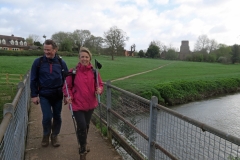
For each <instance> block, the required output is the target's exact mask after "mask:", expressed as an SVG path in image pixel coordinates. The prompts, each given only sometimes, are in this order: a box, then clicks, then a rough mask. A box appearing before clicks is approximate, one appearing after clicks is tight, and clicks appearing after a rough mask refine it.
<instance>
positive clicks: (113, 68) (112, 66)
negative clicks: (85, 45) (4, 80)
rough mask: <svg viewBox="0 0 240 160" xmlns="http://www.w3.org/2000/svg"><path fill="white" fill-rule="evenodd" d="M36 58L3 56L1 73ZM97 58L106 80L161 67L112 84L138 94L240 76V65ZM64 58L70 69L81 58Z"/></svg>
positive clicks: (20, 70)
mask: <svg viewBox="0 0 240 160" xmlns="http://www.w3.org/2000/svg"><path fill="white" fill-rule="evenodd" d="M36 58H37V57H34V56H26V57H20V56H18V57H14V56H0V73H9V74H23V75H24V74H25V73H27V71H29V70H30V69H31V65H32V63H33V61H34V59H36ZM95 58H96V59H97V60H98V61H99V62H100V63H101V64H102V66H103V67H102V69H101V70H100V73H101V77H102V79H103V81H105V82H106V81H108V80H116V79H118V78H122V77H125V76H129V75H132V74H136V73H139V72H144V71H148V70H152V69H156V68H158V67H161V68H159V69H156V70H153V71H151V72H147V73H145V74H141V75H137V76H133V77H130V78H126V79H124V80H119V81H114V82H112V84H113V85H116V86H118V87H120V88H123V89H125V90H128V91H130V92H133V93H136V94H139V93H142V92H144V91H145V90H151V89H152V88H154V87H155V86H159V85H162V84H166V83H169V82H179V81H189V82H192V81H196V82H197V81H201V80H202V81H206V80H209V81H215V80H219V79H226V78H239V79H240V65H239V64H234V65H233V64H229V65H225V64H219V63H204V62H184V61H167V60H158V59H146V58H134V57H115V60H111V57H109V56H95V57H93V60H92V63H93V64H94V59H95ZM63 60H64V61H65V62H66V63H67V65H68V68H72V67H74V66H76V65H77V63H78V57H63ZM197 83H198V82H197ZM205 87H208V86H205ZM155 88H156V87H155ZM0 89H1V88H0ZM2 90H3V89H1V91H2ZM158 92H160V91H158Z"/></svg>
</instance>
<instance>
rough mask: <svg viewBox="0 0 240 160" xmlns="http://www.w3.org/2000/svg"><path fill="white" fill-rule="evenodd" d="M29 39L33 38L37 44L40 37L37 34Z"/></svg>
mask: <svg viewBox="0 0 240 160" xmlns="http://www.w3.org/2000/svg"><path fill="white" fill-rule="evenodd" d="M29 37H32V39H33V42H37V41H39V36H38V35H36V34H30V35H29Z"/></svg>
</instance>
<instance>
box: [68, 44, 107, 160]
mask: <svg viewBox="0 0 240 160" xmlns="http://www.w3.org/2000/svg"><path fill="white" fill-rule="evenodd" d="M91 59H92V54H91V52H90V51H89V50H88V49H87V48H85V47H82V48H81V49H80V52H79V63H78V65H77V67H76V75H75V78H74V77H73V76H68V77H67V78H66V82H67V89H68V92H67V90H66V86H64V87H63V93H64V97H66V101H67V103H69V104H72V110H73V115H74V117H75V120H76V123H77V135H78V141H79V144H80V148H79V154H80V157H81V156H84V157H85V155H86V154H85V153H86V143H87V133H88V129H89V123H90V119H91V116H92V113H93V111H94V109H95V108H96V107H97V106H98V101H97V98H96V94H101V93H102V91H103V82H102V79H101V77H100V75H99V74H98V75H97V76H96V75H94V74H95V73H96V72H94V69H93V66H92V64H91V62H90V61H91ZM74 70H75V69H71V70H70V72H72V73H73V74H74V72H73V71H74ZM96 78H98V81H97V80H96ZM73 79H74V80H73ZM97 82H98V83H99V84H96V83H97ZM68 94H69V95H68ZM83 159H84V158H83Z"/></svg>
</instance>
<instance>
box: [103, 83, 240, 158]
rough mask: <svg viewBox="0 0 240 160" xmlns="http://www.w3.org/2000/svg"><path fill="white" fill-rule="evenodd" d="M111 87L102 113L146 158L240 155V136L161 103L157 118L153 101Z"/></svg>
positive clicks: (237, 156) (226, 156) (105, 98)
mask: <svg viewBox="0 0 240 160" xmlns="http://www.w3.org/2000/svg"><path fill="white" fill-rule="evenodd" d="M107 87H109V88H110V90H111V91H109V90H107V89H106V90H105V91H106V92H108V94H105V95H104V96H103V97H104V98H103V99H104V100H103V101H102V103H103V104H104V106H107V104H108V103H109V102H111V104H110V107H109V108H108V109H105V110H104V109H102V111H103V110H104V115H103V116H102V117H104V119H106V121H107V119H108V118H109V117H110V121H109V124H108V125H109V126H110V127H111V128H113V129H114V130H116V131H117V133H118V134H119V135H121V137H123V138H124V139H125V140H126V141H127V142H128V144H129V145H130V146H133V148H134V149H135V150H136V151H137V152H139V154H141V155H142V156H143V158H142V159H163V160H165V159H184V160H195V159H200V160H201V159H214V160H215V159H218V160H223V159H229V160H237V159H240V158H239V142H240V141H239V139H238V138H236V137H234V138H232V137H231V138H228V137H226V136H224V133H221V131H217V130H215V129H211V128H210V129H208V128H209V127H201V125H203V124H201V123H200V122H196V120H192V119H191V118H188V117H185V116H183V115H181V114H179V113H176V112H175V111H173V110H171V111H169V110H170V109H168V108H166V107H164V106H161V107H159V106H160V105H158V104H157V105H156V107H155V108H157V111H155V112H156V118H154V116H153V115H152V114H151V113H150V106H151V103H152V101H149V100H146V99H143V98H141V97H138V96H136V95H134V94H132V93H129V92H127V91H124V90H122V89H119V88H117V87H114V86H111V85H109V86H107ZM107 87H106V88H107ZM109 88H108V89H109ZM109 92H110V93H109ZM108 96H110V100H109V97H108ZM106 108H107V107H106ZM105 113H106V114H105ZM109 113H110V114H109ZM151 121H152V122H151ZM150 122H151V123H150ZM150 124H151V125H150ZM204 125H205V124H204ZM206 128H207V129H206ZM149 129H151V130H149ZM150 135H151V136H150ZM221 135H222V136H221ZM150 137H151V141H150V142H149V140H150ZM235 141H236V143H235ZM151 146H154V149H151Z"/></svg>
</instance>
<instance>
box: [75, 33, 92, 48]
mask: <svg viewBox="0 0 240 160" xmlns="http://www.w3.org/2000/svg"><path fill="white" fill-rule="evenodd" d="M91 36H92V35H91V32H90V31H89V30H79V29H77V30H75V31H74V32H73V39H74V41H75V42H76V44H77V46H78V47H79V48H80V47H81V46H84V43H85V41H88V40H89V39H90V38H91Z"/></svg>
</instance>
